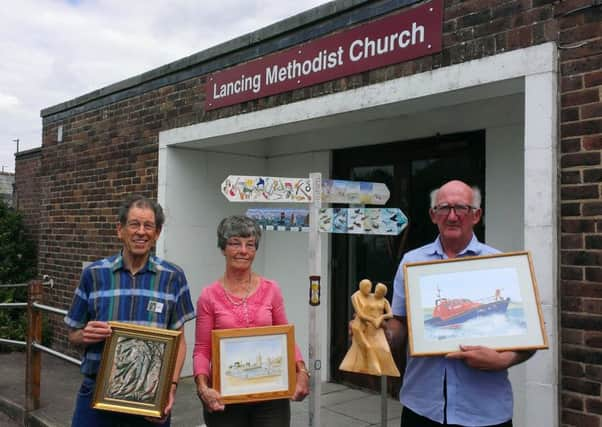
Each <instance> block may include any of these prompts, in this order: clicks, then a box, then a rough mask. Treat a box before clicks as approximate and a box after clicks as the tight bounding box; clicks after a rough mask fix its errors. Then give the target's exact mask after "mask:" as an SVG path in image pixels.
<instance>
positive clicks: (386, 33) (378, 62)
mask: <svg viewBox="0 0 602 427" xmlns="http://www.w3.org/2000/svg"><path fill="white" fill-rule="evenodd" d="M442 26H443V0H432V1H431V2H428V3H426V4H422V5H420V6H418V7H414V8H410V9H406V10H403V11H401V12H399V13H397V14H395V15H390V16H387V17H385V18H382V19H378V20H376V21H372V22H370V23H367V24H364V25H360V26H358V27H355V28H353V29H351V30H348V31H342V32H340V33H337V34H334V35H332V36H327V37H323V38H321V39H317V40H313V41H311V42H308V43H306V44H303V45H299V46H296V47H294V48H290V49H288V50H285V51H282V52H278V53H274V54H271V55H268V56H265V57H263V58H259V59H256V60H253V61H251V62H247V63H245V64H241V65H238V66H235V67H233V68H230V69H227V70H224V71H220V72H217V73H215V74H212V75H210V76H209V77H208V79H207V84H206V89H205V100H206V101H205V103H206V105H205V109H206V110H212V109H215V108H220V107H225V106H227V105H232V104H238V103H240V102H244V101H249V100H251V99H256V98H262V97H264V96H269V95H274V94H277V93H282V92H287V91H290V90H294V89H298V88H303V87H306V86H311V85H314V84H317V83H322V82H325V81H328V80H334V79H338V78H340V77H344V76H349V75H352V74H357V73H361V72H363V71H367V70H372V69H375V68H380V67H384V66H386V65H390V64H396V63H399V62H404V61H409V60H411V59H414V58H419V57H421V56H427V55H432V54H434V53H437V52H439V51H441V38H442Z"/></svg>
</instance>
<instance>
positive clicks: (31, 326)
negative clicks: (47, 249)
mask: <svg viewBox="0 0 602 427" xmlns="http://www.w3.org/2000/svg"><path fill="white" fill-rule="evenodd" d="M43 285H49V286H50V287H53V286H54V280H53V279H51V278H50V277H49V276H47V275H44V279H43V281H40V280H37V281H32V282H30V283H15V284H0V288H11V287H13V288H14V287H25V286H27V287H28V298H27V301H28V302H12V303H0V308H7V309H8V308H27V316H28V321H27V341H26V342H24V341H16V340H10V339H7V338H0V343H2V344H11V345H20V346H25V348H26V349H27V361H26V364H25V368H26V369H25V399H26V404H25V410H26V411H28V412H29V411H31V410H34V409H38V408H39V407H40V376H41V353H47V354H50V355H51V356H54V357H58V358H59V359H62V360H64V361H66V362H69V363H72V364H74V365H78V366H81V363H82V362H81V361H80V360H77V359H75V358H73V357H70V356H68V355H66V354H63V353H61V352H59V351H56V350H53V349H51V348H49V347H46V346H44V345H42V344H40V341H41V340H42V317H41V315H42V312H43V311H45V312H49V313H53V314H60V315H63V316H64V315H66V314H67V310H63V309H60V308H55V307H51V306H49V305H44V304H40V303H39V302H38V301H41V299H42V292H43Z"/></svg>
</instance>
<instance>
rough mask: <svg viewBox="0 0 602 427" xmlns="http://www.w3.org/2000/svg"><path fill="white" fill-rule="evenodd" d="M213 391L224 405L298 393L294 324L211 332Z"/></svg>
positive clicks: (281, 397) (278, 397)
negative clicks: (216, 392)
mask: <svg viewBox="0 0 602 427" xmlns="http://www.w3.org/2000/svg"><path fill="white" fill-rule="evenodd" d="M211 344H212V352H211V369H212V373H213V388H215V389H216V390H217V391H219V392H220V394H221V396H222V399H223V401H224V403H226V404H228V403H240V402H256V401H262V400H272V399H288V398H290V397H292V395H293V394H294V392H295V385H296V383H295V381H296V372H295V329H294V326H293V325H278V326H263V327H257V328H240V329H215V330H213V331H212V332H211Z"/></svg>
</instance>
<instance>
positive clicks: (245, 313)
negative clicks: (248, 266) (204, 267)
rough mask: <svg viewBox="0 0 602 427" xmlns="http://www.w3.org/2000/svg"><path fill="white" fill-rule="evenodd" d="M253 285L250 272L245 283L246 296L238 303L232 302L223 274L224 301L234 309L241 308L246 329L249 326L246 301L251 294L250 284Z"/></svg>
mask: <svg viewBox="0 0 602 427" xmlns="http://www.w3.org/2000/svg"><path fill="white" fill-rule="evenodd" d="M252 283H253V272H251V273H250V274H249V281H248V282H247V287H246V291H247V292H246V294H245V296H244V297H242V298H241V300H240V301H234V300H233V299H232V297H231V296H230V292H229V291H228V290H227V289H226V286H227V285H226V275H225V274H224V286H223V288H224V295H225V296H226V299H227V300H228V302H230V304H232V305H233V306H234V307H239V306H241V305H242V308H243V313H244V315H245V323H246V325H247V327H248V326H249V308H248V306H247V299H248V298H249V294H250V293H251V287H252V286H251V284H252Z"/></svg>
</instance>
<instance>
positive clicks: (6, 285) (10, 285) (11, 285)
mask: <svg viewBox="0 0 602 427" xmlns="http://www.w3.org/2000/svg"><path fill="white" fill-rule="evenodd" d="M27 286H29V283H3V284H0V288H26V287H27Z"/></svg>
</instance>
